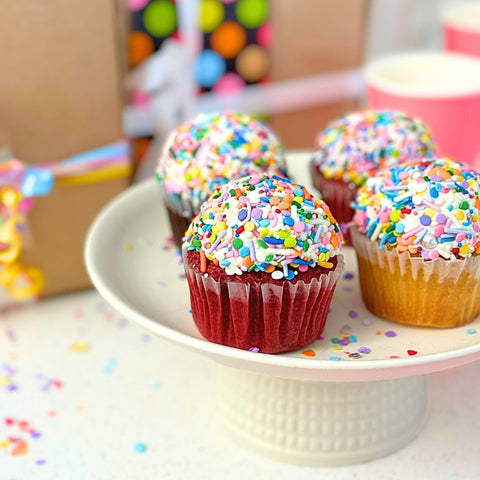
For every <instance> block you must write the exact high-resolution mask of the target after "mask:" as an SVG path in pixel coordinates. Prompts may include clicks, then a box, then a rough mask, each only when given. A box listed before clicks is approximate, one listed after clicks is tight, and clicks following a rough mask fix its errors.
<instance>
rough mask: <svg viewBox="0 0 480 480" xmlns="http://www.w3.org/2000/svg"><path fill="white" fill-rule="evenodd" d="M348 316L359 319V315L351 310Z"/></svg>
mask: <svg viewBox="0 0 480 480" xmlns="http://www.w3.org/2000/svg"><path fill="white" fill-rule="evenodd" d="M348 316H349V317H350V318H357V317H358V313H357V312H356V311H355V310H350V311H349V312H348Z"/></svg>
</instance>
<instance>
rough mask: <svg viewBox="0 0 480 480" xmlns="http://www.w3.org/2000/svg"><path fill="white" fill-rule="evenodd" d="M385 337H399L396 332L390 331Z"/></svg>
mask: <svg viewBox="0 0 480 480" xmlns="http://www.w3.org/2000/svg"><path fill="white" fill-rule="evenodd" d="M385 336H386V337H390V338H393V337H396V336H397V332H394V331H393V330H388V332H385Z"/></svg>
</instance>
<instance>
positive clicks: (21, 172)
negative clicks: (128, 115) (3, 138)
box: [0, 140, 132, 300]
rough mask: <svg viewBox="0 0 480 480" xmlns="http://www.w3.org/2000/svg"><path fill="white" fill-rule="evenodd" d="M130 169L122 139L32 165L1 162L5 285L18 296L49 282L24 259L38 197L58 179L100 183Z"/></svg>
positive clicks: (0, 270) (0, 280) (0, 261)
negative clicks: (28, 224)
mask: <svg viewBox="0 0 480 480" xmlns="http://www.w3.org/2000/svg"><path fill="white" fill-rule="evenodd" d="M131 172H132V167H131V163H130V148H129V145H128V143H127V142H126V141H123V140H122V141H119V142H116V143H113V144H111V145H106V146H104V147H100V148H96V149H94V150H90V151H88V152H84V153H81V154H79V155H75V156H73V157H69V158H67V159H65V160H62V161H61V162H58V163H48V164H40V165H36V166H35V167H31V166H27V165H25V164H24V163H22V162H21V161H19V160H16V159H14V160H9V161H7V162H4V163H1V164H0V285H1V286H3V287H4V288H5V290H6V291H7V293H8V294H9V295H10V296H11V297H12V298H13V299H14V300H27V299H32V298H38V296H39V295H40V294H41V292H42V290H43V287H44V284H45V280H44V276H43V273H42V271H41V270H40V269H39V268H37V267H33V266H27V265H24V264H23V263H22V262H21V261H20V260H19V257H20V254H21V252H22V247H23V244H24V235H25V232H26V214H27V213H28V212H29V211H30V210H31V209H32V207H33V203H34V201H33V199H34V197H36V196H42V195H48V194H49V193H50V192H51V190H52V188H53V185H54V183H55V181H56V182H58V183H61V184H68V185H75V184H84V183H95V182H101V181H105V180H113V179H115V178H121V177H127V176H129V175H130V174H131Z"/></svg>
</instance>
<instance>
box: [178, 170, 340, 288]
mask: <svg viewBox="0 0 480 480" xmlns="http://www.w3.org/2000/svg"><path fill="white" fill-rule="evenodd" d="M341 243H342V235H341V233H340V229H339V227H338V224H337V222H336V220H335V219H334V218H333V217H332V215H331V213H330V210H329V209H328V206H327V205H326V204H325V203H324V202H323V201H322V200H319V199H317V198H315V197H314V196H313V195H311V194H310V193H309V192H308V191H307V189H306V188H305V187H303V186H302V185H297V184H295V183H293V182H291V181H290V180H287V179H285V178H281V177H278V176H272V177H271V176H266V175H262V174H253V175H251V176H248V177H243V178H241V179H239V180H235V181H232V182H230V183H228V184H226V185H224V186H222V187H221V188H219V189H218V190H217V191H216V192H215V193H214V194H213V195H212V196H211V197H210V198H209V199H208V201H207V202H206V203H204V204H203V206H202V209H201V211H200V213H199V214H198V215H197V216H196V217H195V218H194V219H193V221H192V224H191V225H190V228H189V229H188V230H187V232H186V241H185V245H187V246H188V248H189V249H192V250H193V249H195V250H197V251H198V252H200V259H201V271H202V272H205V271H206V262H207V261H211V262H214V263H215V264H216V265H218V266H220V267H221V268H224V269H225V272H226V273H227V274H228V275H235V274H236V275H241V274H242V273H243V272H251V271H257V272H259V271H261V272H268V273H271V275H272V278H274V279H281V278H286V279H287V280H292V279H293V278H294V276H295V275H296V274H297V272H304V271H306V270H308V268H309V267H315V266H316V265H320V266H322V267H324V268H332V267H333V263H332V262H330V259H331V257H334V256H335V255H338V254H339V252H340V249H341Z"/></svg>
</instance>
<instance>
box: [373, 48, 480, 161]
mask: <svg viewBox="0 0 480 480" xmlns="http://www.w3.org/2000/svg"><path fill="white" fill-rule="evenodd" d="M365 76H366V81H367V104H368V107H369V108H371V109H376V110H398V111H403V112H405V113H407V114H409V115H412V116H415V117H419V118H420V119H422V120H423V121H424V122H425V123H426V124H427V125H428V126H429V127H430V129H431V131H432V135H433V138H434V139H435V142H436V144H437V149H438V154H439V156H445V157H450V158H453V159H455V160H458V161H462V162H465V163H467V164H469V165H470V166H472V167H473V168H475V169H477V170H480V60H478V59H476V58H474V57H470V56H467V55H460V54H454V53H446V52H412V53H401V54H395V55H392V56H389V57H385V58H382V59H379V60H375V61H373V62H371V63H370V64H369V65H367V67H366V69H365Z"/></svg>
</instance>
